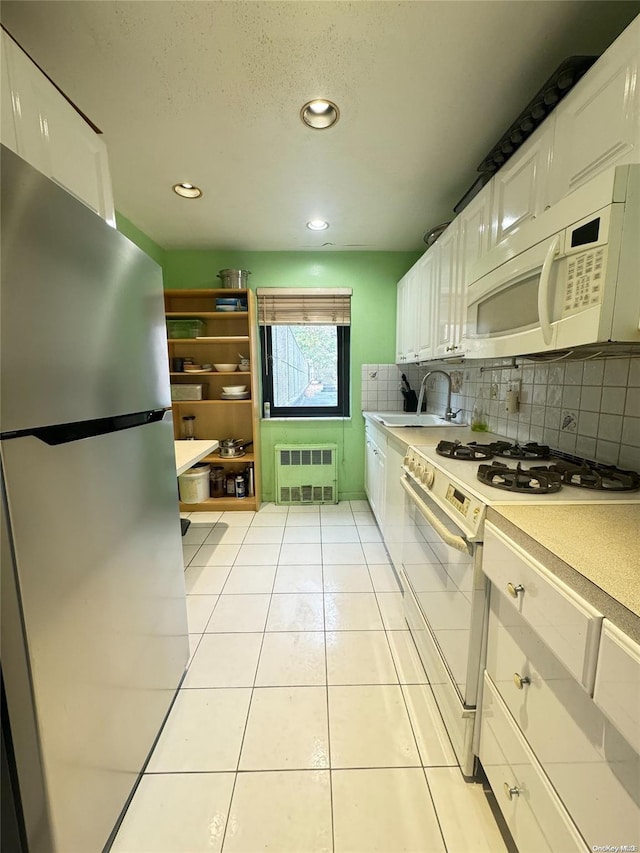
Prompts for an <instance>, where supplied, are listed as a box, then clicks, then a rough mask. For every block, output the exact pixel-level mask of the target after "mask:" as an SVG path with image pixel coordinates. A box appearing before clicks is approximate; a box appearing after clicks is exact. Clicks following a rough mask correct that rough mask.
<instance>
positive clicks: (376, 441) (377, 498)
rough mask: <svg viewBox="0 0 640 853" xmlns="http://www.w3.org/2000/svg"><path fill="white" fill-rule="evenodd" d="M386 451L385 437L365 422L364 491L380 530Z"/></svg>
mask: <svg viewBox="0 0 640 853" xmlns="http://www.w3.org/2000/svg"><path fill="white" fill-rule="evenodd" d="M386 450H387V438H386V435H385V434H384V433H383V432H382V431H381V430H378V429H376V428H375V427H374V426H373V424H372V423H371V422H370V421H368V420H367V421H365V471H364V489H365V492H366V494H367V497H368V499H369V504H370V506H371V509H372V511H373V514H374V515H375V517H376V520H377V522H378V524H379V526H380V528H382V526H383V523H384V507H385V492H386V461H387V455H386Z"/></svg>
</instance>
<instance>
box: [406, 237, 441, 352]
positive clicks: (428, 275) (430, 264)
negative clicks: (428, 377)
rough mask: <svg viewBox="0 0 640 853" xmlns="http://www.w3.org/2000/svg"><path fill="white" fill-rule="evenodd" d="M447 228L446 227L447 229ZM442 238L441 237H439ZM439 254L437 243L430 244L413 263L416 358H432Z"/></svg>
mask: <svg viewBox="0 0 640 853" xmlns="http://www.w3.org/2000/svg"><path fill="white" fill-rule="evenodd" d="M447 230H448V229H447ZM445 233H446V232H445ZM440 239H441V240H442V239H443V238H442V237H441V238H440ZM439 262H440V255H439V252H438V243H436V244H435V245H434V246H431V248H430V249H428V250H427V251H426V252H425V253H424V255H423V256H422V257H421V258H420V260H419V261H418V263H417V264H416V265H415V267H414V269H415V270H416V280H417V290H418V302H417V307H416V319H417V325H418V329H417V333H418V347H417V349H418V352H417V359H418V360H419V361H426V360H427V359H429V358H434V355H435V354H434V330H433V304H434V297H435V289H436V286H437V280H438V278H437V277H438V266H439Z"/></svg>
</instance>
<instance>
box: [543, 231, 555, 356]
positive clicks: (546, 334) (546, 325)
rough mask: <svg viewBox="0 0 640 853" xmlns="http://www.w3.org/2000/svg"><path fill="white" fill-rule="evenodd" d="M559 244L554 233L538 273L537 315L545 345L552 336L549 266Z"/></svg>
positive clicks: (549, 341)
mask: <svg viewBox="0 0 640 853" xmlns="http://www.w3.org/2000/svg"><path fill="white" fill-rule="evenodd" d="M559 244H560V235H559V234H556V236H555V237H554V238H553V240H552V241H551V243H550V245H549V248H548V249H547V254H546V256H545V259H544V263H543V264H542V272H541V273H540V284H539V285H538V317H539V318H540V330H541V332H542V340H543V341H544V342H545V344H547V345H549V344H550V343H551V338H552V337H553V329H552V328H551V318H550V317H549V284H550V282H551V268H552V266H553V260H554V258H555V254H556V252H557V251H558V246H559Z"/></svg>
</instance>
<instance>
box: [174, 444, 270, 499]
mask: <svg viewBox="0 0 640 853" xmlns="http://www.w3.org/2000/svg"><path fill="white" fill-rule="evenodd" d="M243 458H244V457H243ZM255 508H256V499H255V497H250V498H233V497H231V495H229V497H224V498H209V499H208V500H206V501H202V502H201V503H197V504H186V503H184V502H183V501H180V512H224V511H225V510H231V511H238V510H249V511H251V510H254V511H255Z"/></svg>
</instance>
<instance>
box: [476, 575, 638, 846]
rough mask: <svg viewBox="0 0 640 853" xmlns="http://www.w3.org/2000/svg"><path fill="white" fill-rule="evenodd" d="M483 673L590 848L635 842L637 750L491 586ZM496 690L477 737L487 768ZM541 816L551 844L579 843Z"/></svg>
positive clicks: (545, 812) (521, 841)
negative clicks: (557, 835) (560, 834)
mask: <svg viewBox="0 0 640 853" xmlns="http://www.w3.org/2000/svg"><path fill="white" fill-rule="evenodd" d="M486 675H487V676H488V678H489V679H490V682H491V685H492V686H493V690H494V693H497V694H498V695H499V697H500V700H501V703H502V705H501V707H502V709H503V717H504V713H506V712H508V720H509V722H510V723H511V724H512V727H515V729H516V734H517V735H518V737H520V738H521V739H522V740H523V741H525V742H526V746H527V747H528V749H529V750H530V752H531V753H533V755H534V756H535V759H536V761H537V763H538V765H539V766H540V768H541V769H542V771H543V772H544V776H545V777H546V779H547V780H548V782H549V783H550V785H551V786H552V787H553V789H554V791H555V793H556V795H557V798H558V800H559V801H560V802H561V803H562V805H563V807H564V809H565V810H566V812H567V813H568V815H570V817H571V820H572V821H573V823H574V824H575V825H576V827H577V829H578V830H579V832H580V833H581V835H582V837H583V839H584V840H585V842H586V844H587V846H588V848H589V849H597V847H598V846H601V847H606V845H624V844H627V845H633V844H638V839H639V835H640V784H639V782H640V756H639V755H638V753H637V752H636V751H635V750H634V749H633V747H632V746H631V745H630V744H629V742H628V741H627V740H626V739H625V738H624V737H623V735H622V734H621V733H620V732H619V731H618V729H617V728H616V727H615V726H614V725H613V724H612V723H611V722H610V720H609V719H608V718H607V717H606V716H605V715H604V714H603V713H602V711H601V710H600V709H599V708H598V706H597V705H596V703H595V702H594V700H593V699H592V698H591V697H590V695H589V694H588V693H587V692H586V691H585V689H584V688H583V687H582V685H580V684H579V683H578V681H576V679H575V678H574V677H573V676H572V675H571V673H570V672H569V671H568V670H567V669H566V668H565V667H564V666H563V665H562V663H560V661H559V660H558V658H557V657H556V656H555V655H554V654H553V652H552V651H551V650H550V648H549V647H548V646H547V644H546V643H545V642H543V641H542V640H541V639H540V637H539V636H538V634H537V633H536V631H534V630H533V628H532V627H531V626H530V625H529V624H528V623H527V622H526V621H525V619H524V618H523V616H521V615H520V613H519V612H518V611H517V609H516V608H514V607H513V605H512V604H511V603H510V601H509V600H508V599H507V597H506V595H504V594H502V593H501V592H499V591H498V590H497V589H496V588H495V586H493V585H492V587H491V608H490V615H489V628H488V634H487V658H486ZM491 685H490V686H491ZM492 695H493V694H492V692H491V690H489V692H487V693H486V695H485V697H484V699H483V712H482V717H481V739H480V743H481V747H480V760H481V762H482V763H483V766H484V764H485V762H487V763H488V764H489V765H490V767H491V766H492V765H494V764H495V762H496V757H495V755H496V753H495V747H494V746H492V745H491V744H492V738H494V734H493V733H492V729H493V727H494V726H495V723H494V722H493V719H494V717H495V707H496V702H495V700H494V699H493V698H492ZM629 699H630V701H632V697H629ZM485 705H486V716H485ZM505 709H506V711H505ZM483 739H484V746H482V744H483ZM510 766H511V765H510ZM485 769H486V768H485ZM512 769H513V768H512ZM489 772H491V773H492V774H493V787H494V791H495V794H496V798H497V800H498V803H499V804H500V806H501V808H502V809H503V811H504V813H505V817H506V819H507V822H509V819H510V818H509V815H510V809H511V808H512V805H511V801H507V802H505V801H504V796H503V791H502V788H503V780H499V782H498V780H497V771H496V770H495V769H494V770H491V771H489V770H487V773H488V774H489ZM515 775H516V777H517V774H515ZM490 778H491V777H490ZM504 781H507V782H508V781H510V780H509V779H505V780H504ZM515 783H517V778H516V779H515V782H514V785H515V786H516V787H518V786H517V785H516V784H515ZM496 786H497V789H496ZM516 796H517V795H516ZM536 819H537V821H538V823H539V824H540V826H541V831H542V833H543V834H544V836H545V838H547V839H550V843H551V847H550V849H552V850H553V851H563V850H565V849H568V850H573V849H576V848H575V847H571V846H569V845H568V843H567V844H566V846H565V847H563V846H562V844H561V843H560V842H561V840H562V839H561V838H560V839H557V838H555V833H557V832H558V831H559V830H558V829H557V814H554V815H553V816H551V817H550V816H549V814H548V809H547V806H544V807H543V808H542V810H541V811H540V812H536ZM512 822H513V818H512ZM514 835H517V837H516V839H515V840H516V844H517V845H518V847H519V849H520V850H521V851H522V850H525V849H535V848H530V847H526V846H523V845H524V844H525V840H524V839H523V838H521V837H520V835H518V829H517V825H516V832H515V833H514ZM527 843H528V842H527ZM541 849H546V848H544V847H543V848H541Z"/></svg>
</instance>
